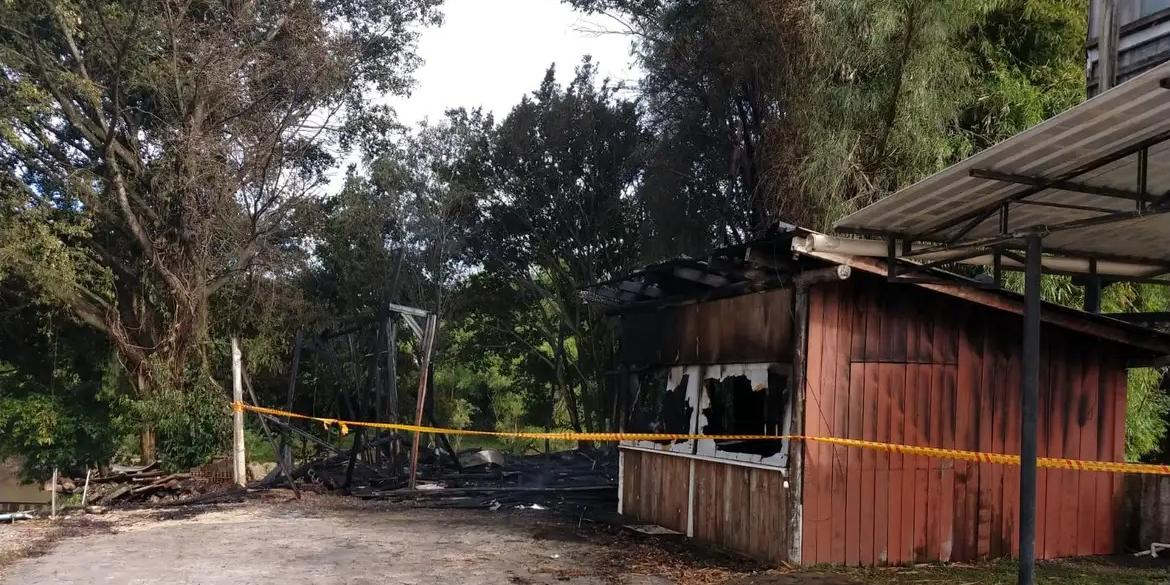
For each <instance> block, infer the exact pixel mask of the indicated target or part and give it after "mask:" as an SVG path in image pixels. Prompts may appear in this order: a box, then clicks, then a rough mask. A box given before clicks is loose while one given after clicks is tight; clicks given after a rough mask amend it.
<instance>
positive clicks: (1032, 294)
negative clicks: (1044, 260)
mask: <svg viewBox="0 0 1170 585" xmlns="http://www.w3.org/2000/svg"><path fill="white" fill-rule="evenodd" d="M1027 243H1028V256H1027V258H1026V262H1025V272H1024V355H1023V359H1024V370H1023V373H1024V376H1023V380H1022V386H1021V388H1020V390H1021V392H1020V402H1021V406H1022V408H1021V409H1020V414H1021V417H1020V566H1019V580H1018V583H1019V585H1034V584H1035V582H1036V416H1037V413H1036V411H1037V402H1038V395H1039V386H1040V270H1041V265H1040V254H1041V252H1042V251H1043V248H1042V247H1041V242H1040V236H1039V235H1038V234H1032V235H1029V236H1028V237H1027Z"/></svg>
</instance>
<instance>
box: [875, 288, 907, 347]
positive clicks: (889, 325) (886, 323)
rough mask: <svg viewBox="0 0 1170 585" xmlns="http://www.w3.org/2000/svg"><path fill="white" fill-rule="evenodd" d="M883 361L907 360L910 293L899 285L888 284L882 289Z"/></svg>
mask: <svg viewBox="0 0 1170 585" xmlns="http://www.w3.org/2000/svg"><path fill="white" fill-rule="evenodd" d="M882 293H883V294H882V301H883V302H882V313H883V316H884V320H883V321H882V339H881V361H883V362H903V363H904V362H905V361H906V338H907V321H908V320H907V318H906V308H907V304H908V303H907V300H908V299H909V298H910V297H909V295H907V294H905V293H906V291H904V290H902V289H901V288H899V287H894V286H886V287H885V288H884V289H883V290H882Z"/></svg>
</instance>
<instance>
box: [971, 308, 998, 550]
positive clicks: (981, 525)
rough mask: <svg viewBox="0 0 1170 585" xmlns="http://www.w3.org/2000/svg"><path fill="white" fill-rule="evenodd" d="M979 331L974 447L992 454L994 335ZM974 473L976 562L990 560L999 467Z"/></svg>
mask: <svg viewBox="0 0 1170 585" xmlns="http://www.w3.org/2000/svg"><path fill="white" fill-rule="evenodd" d="M980 327H981V328H983V327H986V329H984V332H983V335H982V340H981V341H982V343H983V349H982V358H981V361H982V368H981V374H980V385H979V394H978V396H976V397H975V402H976V403H977V404H978V405H979V406H978V408H977V409H976V414H975V417H976V419H977V421H978V422H977V427H978V433H979V434H978V438H977V444H978V449H979V451H982V452H984V453H990V452H992V451H993V439H992V433H993V429H994V423H995V413H996V411H997V410H998V408H997V406H998V405H996V404H995V401H994V394H995V388H996V386H998V384H997V380H996V372H995V343H996V342H995V341H994V340H995V338H996V333H997V331H996V330H995V328H994V324H992V323H988V322H987V321H981V323H980ZM975 467H976V470H977V475H976V483H977V486H976V487H977V496H976V497H977V499H976V502H975V510H976V512H975V558H977V559H981V560H982V559H987V558H990V557H991V551H992V530H991V525H992V517H993V516H994V515H995V510H997V509H999V502H998V501H996V497H995V495H994V494H995V491H996V490H995V487H994V484H995V482H996V477H995V473H994V470H993V469H992V468H993V467H995V468H998V467H999V466H998V465H984V464H978V465H976V466H975Z"/></svg>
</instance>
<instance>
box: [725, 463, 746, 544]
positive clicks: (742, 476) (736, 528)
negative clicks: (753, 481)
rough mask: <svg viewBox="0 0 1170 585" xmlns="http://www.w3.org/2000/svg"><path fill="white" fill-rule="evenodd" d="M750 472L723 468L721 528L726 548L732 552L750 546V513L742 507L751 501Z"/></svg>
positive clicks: (734, 466) (742, 468) (728, 466)
mask: <svg viewBox="0 0 1170 585" xmlns="http://www.w3.org/2000/svg"><path fill="white" fill-rule="evenodd" d="M750 471H751V468H749V467H739V466H736V465H724V466H723V473H724V477H725V478H726V484H725V486H726V490H727V491H726V493H725V494H724V508H723V509H724V516H723V526H724V528H725V529H726V532H725V534H726V535H727V542H726V546H727V547H728V548H730V549H732V550H748V549H749V547H750V546H751V534H750V532H749V531H750V529H751V523H750V522H749V520H748V518H747V515H748V514H749V512H750V511H749V510H748V509H747V506H745V505H744V504H746V503H748V502H750V501H751V489H750V488H751V485H750V483H749V477H748V472H750Z"/></svg>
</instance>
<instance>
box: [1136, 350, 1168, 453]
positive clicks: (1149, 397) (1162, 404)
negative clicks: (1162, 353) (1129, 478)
mask: <svg viewBox="0 0 1170 585" xmlns="http://www.w3.org/2000/svg"><path fill="white" fill-rule="evenodd" d="M1128 394H1129V397H1128V401H1127V402H1126V408H1125V458H1126V460H1127V461H1138V460H1140V459H1141V458H1142V457H1145V456H1148V455H1153V454H1156V453H1158V451H1159V450H1160V449H1159V445H1160V444H1161V442H1162V440H1163V438H1164V437H1165V436H1166V431H1167V427H1168V426H1170V424H1168V423H1167V420H1166V417H1167V415H1170V395H1168V394H1167V393H1166V391H1165V389H1163V388H1162V371H1161V370H1156V369H1152V368H1141V369H1134V370H1130V371H1129V392H1128Z"/></svg>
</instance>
